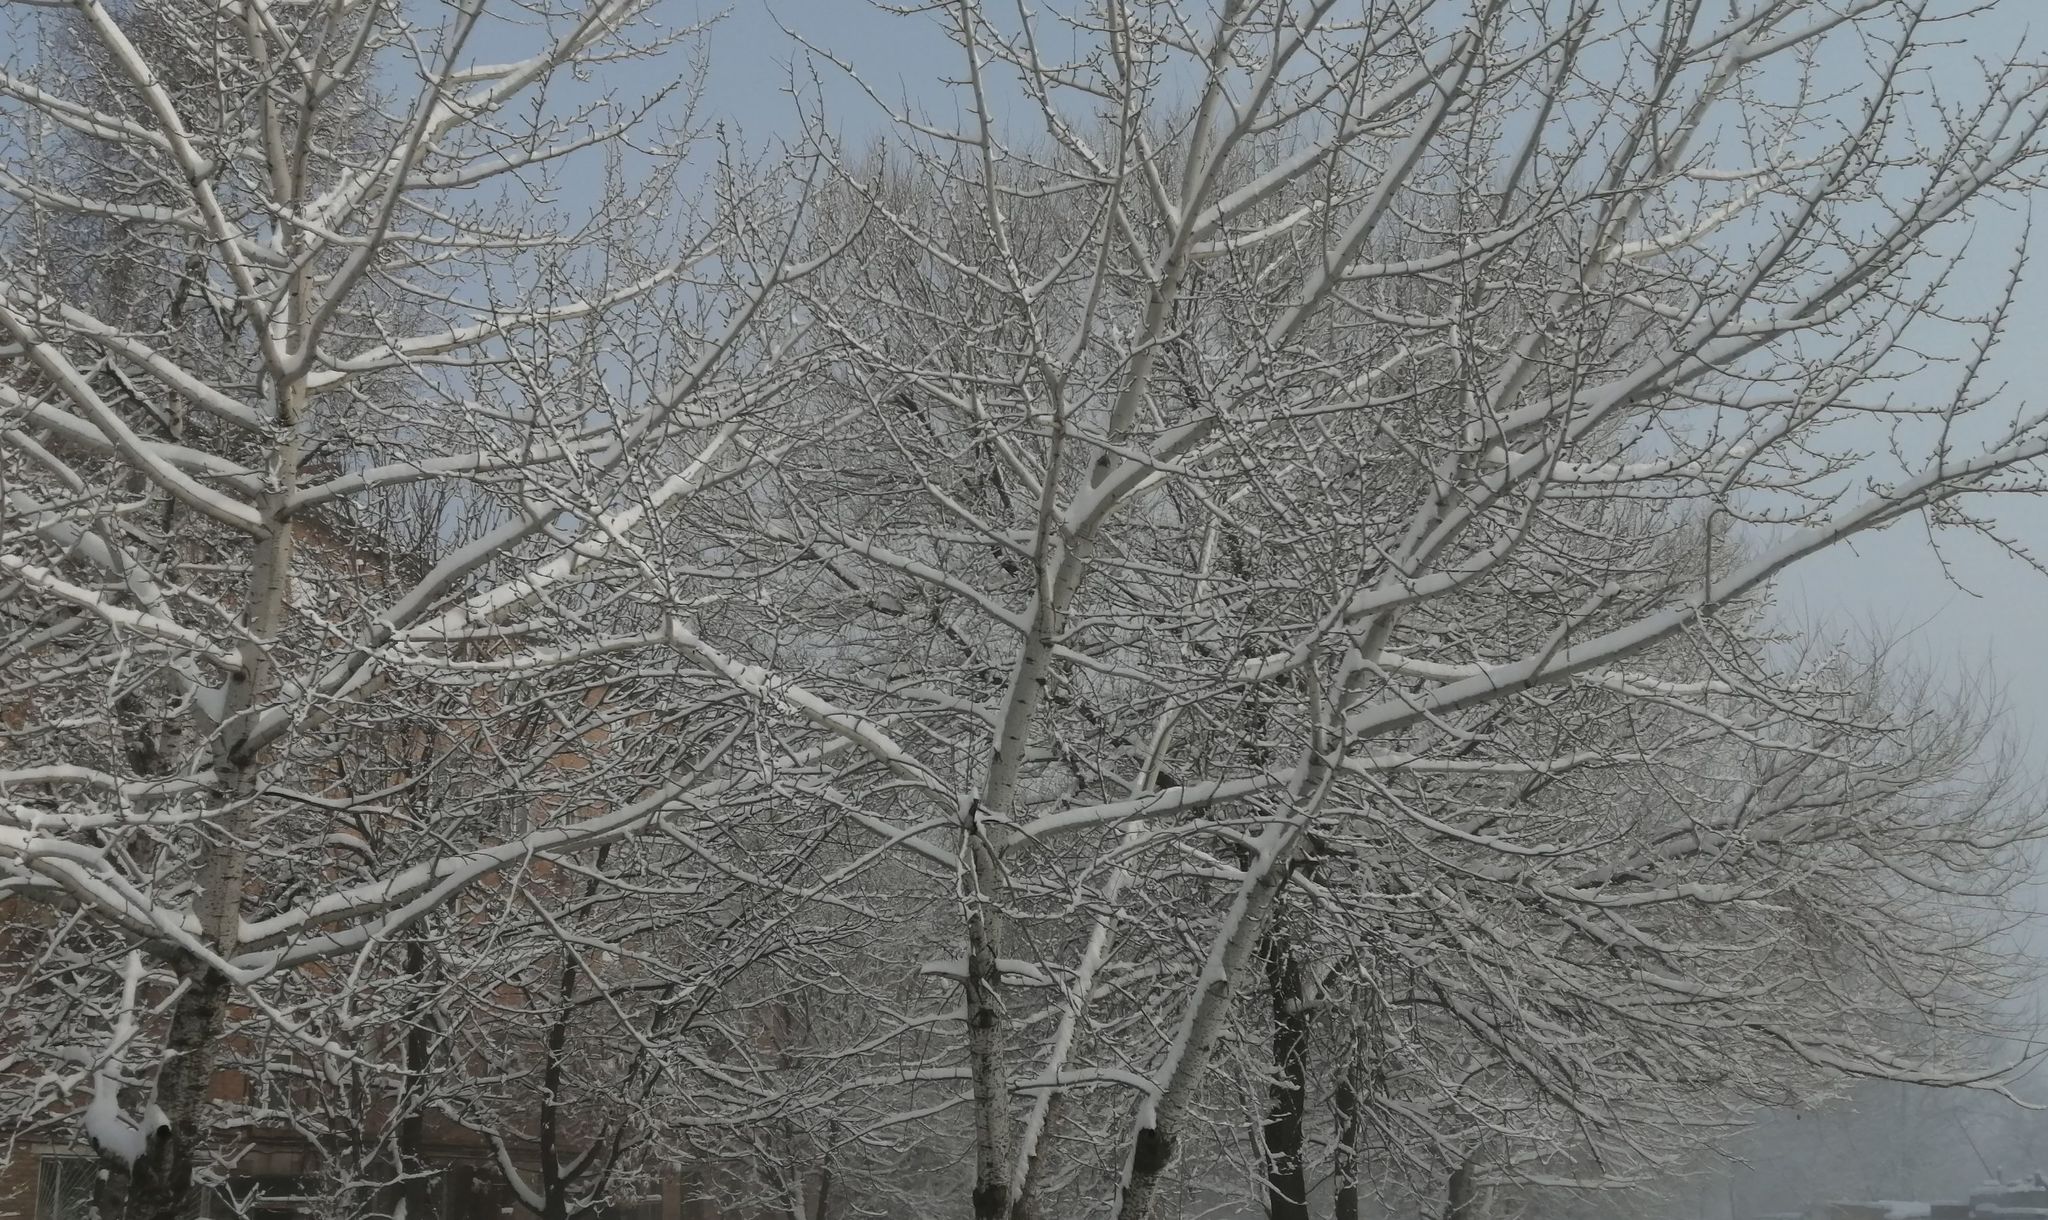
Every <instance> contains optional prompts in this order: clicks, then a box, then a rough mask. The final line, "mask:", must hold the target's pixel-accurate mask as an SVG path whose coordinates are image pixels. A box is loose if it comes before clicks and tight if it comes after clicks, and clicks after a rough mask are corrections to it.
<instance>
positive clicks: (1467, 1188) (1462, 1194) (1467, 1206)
mask: <svg viewBox="0 0 2048 1220" xmlns="http://www.w3.org/2000/svg"><path fill="white" fill-rule="evenodd" d="M1472 1160H1473V1158H1471V1157H1466V1158H1465V1160H1464V1162H1463V1163H1462V1164H1460V1165H1459V1166H1458V1167H1457V1168H1456V1169H1453V1170H1452V1171H1451V1183H1450V1189H1449V1190H1447V1191H1446V1192H1445V1194H1446V1196H1447V1197H1446V1198H1445V1200H1444V1203H1445V1206H1444V1220H1478V1215H1479V1213H1478V1211H1477V1209H1476V1208H1474V1207H1473V1203H1474V1201H1475V1200H1476V1198H1477V1196H1478V1185H1477V1183H1476V1182H1475V1181H1474V1180H1473V1176H1474V1175H1473V1171H1472Z"/></svg>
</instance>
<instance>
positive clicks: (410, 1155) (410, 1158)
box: [398, 939, 438, 1220]
mask: <svg viewBox="0 0 2048 1220" xmlns="http://www.w3.org/2000/svg"><path fill="white" fill-rule="evenodd" d="M426 968H427V954H426V946H425V945H424V944H422V943H421V942H420V941H419V940H418V939H414V940H413V941H412V942H411V943H410V944H408V945H406V947H405V970H406V974H407V976H408V977H409V978H411V979H412V981H413V982H414V983H415V984H418V983H419V982H420V981H421V979H422V977H423V976H424V975H425V974H426ZM432 1023H433V1004H432V1001H426V1002H423V1003H422V1004H421V1005H420V1007H419V1010H418V1011H416V1012H414V1013H413V1014H412V1023H411V1025H410V1026H409V1027H408V1028H407V1029H406V1031H405V1070H406V1075H407V1077H408V1081H407V1085H406V1092H407V1094H409V1096H407V1097H406V1101H407V1102H408V1105H407V1108H406V1112H405V1117H404V1118H403V1119H401V1120H399V1124H398V1169H399V1173H400V1174H402V1175H403V1178H402V1181H403V1183H404V1187H403V1191H402V1193H401V1195H400V1197H401V1198H402V1199H404V1200H405V1215H406V1220H438V1218H437V1216H436V1214H435V1213H436V1212H437V1211H438V1209H437V1208H436V1207H435V1206H434V1182H433V1179H431V1178H429V1177H428V1176H427V1162H426V1142H427V1108H426V1105H425V1104H424V1097H423V1096H422V1094H424V1093H425V1092H426V1086H425V1084H424V1083H422V1082H423V1081H424V1080H425V1079H426V1074H427V1071H428V1069H429V1068H430V1067H431V1066H432V1064H431V1062H430V1060H431V1058H432V1055H433V1037H432V1035H433V1027H432Z"/></svg>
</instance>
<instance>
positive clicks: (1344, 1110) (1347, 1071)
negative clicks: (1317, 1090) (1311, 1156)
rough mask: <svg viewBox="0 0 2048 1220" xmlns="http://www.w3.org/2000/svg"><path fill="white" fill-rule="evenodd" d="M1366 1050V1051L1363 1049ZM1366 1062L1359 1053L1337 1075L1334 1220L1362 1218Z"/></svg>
mask: <svg viewBox="0 0 2048 1220" xmlns="http://www.w3.org/2000/svg"><path fill="white" fill-rule="evenodd" d="M1360 1053H1362V1052H1360ZM1364 1067H1365V1065H1364V1064H1363V1063H1361V1062H1360V1061H1359V1059H1358V1058H1357V1056H1356V1054H1354V1057H1353V1058H1352V1060H1351V1062H1349V1063H1347V1064H1345V1065H1344V1070H1343V1072H1341V1073H1340V1074H1339V1075H1338V1077H1337V1096H1336V1106H1337V1154H1336V1165H1335V1167H1334V1168H1335V1170H1336V1177H1337V1207H1336V1215H1335V1218H1334V1220H1358V1216H1359V1211H1358V1208H1359V1181H1358V1179H1359V1170H1360V1169H1361V1168H1362V1166H1363V1164H1364V1161H1365V1152H1364V1140H1365V1107H1364V1103H1363V1102H1362V1101H1361V1100H1360V1098H1359V1096H1358V1085H1359V1080H1360V1077H1361V1076H1362V1075H1363V1074H1364Z"/></svg>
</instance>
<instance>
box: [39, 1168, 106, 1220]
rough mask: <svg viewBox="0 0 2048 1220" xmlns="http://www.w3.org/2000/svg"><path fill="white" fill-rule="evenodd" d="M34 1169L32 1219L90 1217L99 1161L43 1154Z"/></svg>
mask: <svg viewBox="0 0 2048 1220" xmlns="http://www.w3.org/2000/svg"><path fill="white" fill-rule="evenodd" d="M36 1168H37V1177H36V1220H91V1217H92V1192H93V1188H94V1187H95V1186H96V1185H97V1184H98V1182H99V1177H100V1166H99V1162H97V1161H95V1160H93V1159H92V1158H91V1157H85V1156H46V1157H43V1158H42V1159H41V1160H40V1161H39V1162H38V1163H37V1166H36Z"/></svg>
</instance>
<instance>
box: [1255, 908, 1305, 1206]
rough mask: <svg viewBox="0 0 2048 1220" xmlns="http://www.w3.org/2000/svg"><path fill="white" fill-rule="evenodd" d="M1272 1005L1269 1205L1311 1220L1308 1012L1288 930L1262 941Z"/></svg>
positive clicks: (1267, 1126)
mask: <svg viewBox="0 0 2048 1220" xmlns="http://www.w3.org/2000/svg"><path fill="white" fill-rule="evenodd" d="M1259 956H1260V957H1261V958H1262V959H1263V960H1264V962H1265V967H1266V994H1267V996H1268V998H1269V1000H1270V1001H1271V1003H1272V1009H1273V1078H1272V1083H1271V1085H1270V1086H1269V1087H1268V1099H1267V1107H1266V1127H1265V1136H1266V1211H1267V1214H1268V1215H1269V1216H1270V1217H1271V1218H1272V1220H1308V1164H1307V1158H1306V1151H1307V1150H1306V1148H1305V1147H1304V1144H1305V1139H1304V1131H1305V1127H1306V1122H1305V1120H1306V1113H1307V1109H1308V1014H1307V1013H1305V1012H1303V1011H1302V1007H1301V965H1300V963H1299V962H1298V961H1297V960H1296V959H1295V956H1294V952H1293V949H1292V947H1291V946H1290V944H1289V943H1288V940H1287V938H1286V937H1285V936H1282V935H1275V934H1274V933H1271V932H1268V933H1267V934H1266V937H1265V942H1264V943H1263V944H1261V945H1260V946H1259Z"/></svg>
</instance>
